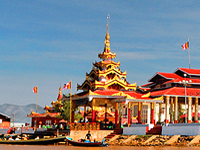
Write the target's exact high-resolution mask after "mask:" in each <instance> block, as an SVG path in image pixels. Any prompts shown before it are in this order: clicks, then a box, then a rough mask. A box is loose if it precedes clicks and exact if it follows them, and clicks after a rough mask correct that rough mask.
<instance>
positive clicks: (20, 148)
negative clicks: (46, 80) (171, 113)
mask: <svg viewBox="0 0 200 150" xmlns="http://www.w3.org/2000/svg"><path fill="white" fill-rule="evenodd" d="M58 149H59V150H180V149H181V150H188V149H189V150H200V147H170V146H167V147H133V146H108V147H75V146H60V145H59V146H40V145H0V150H58Z"/></svg>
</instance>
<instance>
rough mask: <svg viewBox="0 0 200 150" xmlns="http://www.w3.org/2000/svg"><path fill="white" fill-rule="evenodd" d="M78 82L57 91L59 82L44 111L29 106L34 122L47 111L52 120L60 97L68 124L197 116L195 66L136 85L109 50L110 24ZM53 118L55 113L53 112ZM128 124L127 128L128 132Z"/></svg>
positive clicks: (199, 89)
mask: <svg viewBox="0 0 200 150" xmlns="http://www.w3.org/2000/svg"><path fill="white" fill-rule="evenodd" d="M98 57H99V59H100V61H98V62H97V61H95V62H94V63H93V67H92V69H91V71H90V72H89V73H86V78H85V80H84V81H83V82H82V84H77V90H78V91H79V90H80V92H79V93H75V94H74V95H71V94H70V96H67V95H62V92H61V90H62V89H61V87H60V89H59V94H58V98H57V101H56V102H52V107H48V106H45V109H46V112H45V113H44V114H39V113H36V112H31V114H30V115H29V117H32V124H35V125H38V124H39V122H40V121H41V122H42V124H46V122H47V121H43V120H45V119H42V117H46V120H48V118H47V116H49V117H51V123H53V122H56V121H59V120H55V119H54V120H53V119H52V118H54V114H55V116H56V115H57V116H58V115H60V114H59V112H57V111H56V110H57V109H62V107H63V106H62V105H63V102H65V101H70V103H71V110H70V111H71V113H70V114H71V117H70V118H71V119H70V123H71V124H70V130H71V131H73V130H101V129H110V128H112V129H120V128H121V125H123V126H126V127H130V126H131V125H133V124H136V123H137V124H148V125H152V126H154V125H155V124H161V123H165V124H169V123H173V124H177V123H193V122H194V123H197V122H199V118H198V116H199V114H198V107H199V97H200V69H190V68H189V69H188V68H177V69H176V70H175V71H174V72H173V73H164V72H157V73H155V75H153V76H152V77H151V78H150V79H149V80H148V82H149V83H148V84H145V85H143V86H141V87H140V86H138V85H137V83H132V84H131V83H129V82H128V80H127V77H126V76H127V72H126V71H125V72H122V71H121V69H120V62H115V61H114V59H115V58H116V53H112V52H111V46H110V35H109V26H108V24H107V31H106V36H105V45H104V48H103V52H102V53H99V54H98ZM77 107H80V108H82V110H81V109H80V111H81V113H82V115H83V120H82V121H80V122H78V121H77V120H75V118H74V116H75V113H76V112H75V110H77V109H76V108H77ZM56 113H57V114H56ZM55 118H56V117H55ZM129 131H130V130H128V132H129Z"/></svg>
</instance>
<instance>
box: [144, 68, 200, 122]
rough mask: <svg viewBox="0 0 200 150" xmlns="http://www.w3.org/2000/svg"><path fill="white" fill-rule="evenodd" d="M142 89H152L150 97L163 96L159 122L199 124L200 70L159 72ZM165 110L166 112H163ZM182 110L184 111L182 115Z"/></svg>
mask: <svg viewBox="0 0 200 150" xmlns="http://www.w3.org/2000/svg"><path fill="white" fill-rule="evenodd" d="M148 81H149V82H150V83H149V84H146V85H143V86H142V87H145V88H150V90H148V92H149V93H150V97H152V98H153V97H158V96H163V98H164V103H163V104H161V103H160V104H159V106H158V108H159V109H158V114H159V115H158V116H157V118H156V121H157V122H163V121H165V123H180V122H185V123H192V122H195V123H197V122H199V118H198V107H199V96H200V69H189V68H177V69H176V70H175V71H174V72H173V73H164V72H157V73H156V74H155V75H154V76H153V77H151V78H150V79H149V80H148ZM162 109H164V111H162ZM181 109H184V110H183V111H182V114H183V113H184V114H183V115H181Z"/></svg>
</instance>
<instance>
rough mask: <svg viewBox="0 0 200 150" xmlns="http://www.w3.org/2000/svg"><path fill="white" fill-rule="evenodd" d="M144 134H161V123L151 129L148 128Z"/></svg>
mask: <svg viewBox="0 0 200 150" xmlns="http://www.w3.org/2000/svg"><path fill="white" fill-rule="evenodd" d="M146 134H147V135H150V134H152V135H161V134H162V126H161V125H158V126H155V127H153V128H152V129H151V130H149V131H148V132H147V133H146Z"/></svg>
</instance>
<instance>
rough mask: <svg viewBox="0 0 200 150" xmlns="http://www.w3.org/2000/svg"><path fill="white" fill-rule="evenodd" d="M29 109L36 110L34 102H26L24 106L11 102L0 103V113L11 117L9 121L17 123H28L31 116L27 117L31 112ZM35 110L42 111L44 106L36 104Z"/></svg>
mask: <svg viewBox="0 0 200 150" xmlns="http://www.w3.org/2000/svg"><path fill="white" fill-rule="evenodd" d="M31 110H32V111H34V112H36V104H28V105H26V106H19V105H13V104H3V105H0V113H3V114H5V115H7V116H9V117H10V118H11V122H13V116H14V122H16V123H17V122H18V123H30V122H31V118H29V117H27V115H28V114H30V113H31ZM37 112H38V113H44V112H45V111H44V107H41V106H39V105H37Z"/></svg>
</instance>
